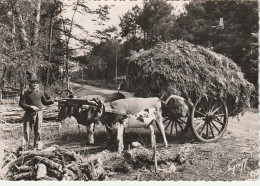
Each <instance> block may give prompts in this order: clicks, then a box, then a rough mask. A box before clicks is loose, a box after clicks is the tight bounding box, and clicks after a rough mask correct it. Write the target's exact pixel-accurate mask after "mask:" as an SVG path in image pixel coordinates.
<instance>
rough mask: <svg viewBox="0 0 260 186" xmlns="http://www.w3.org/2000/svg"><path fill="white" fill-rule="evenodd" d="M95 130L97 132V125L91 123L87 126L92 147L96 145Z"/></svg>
mask: <svg viewBox="0 0 260 186" xmlns="http://www.w3.org/2000/svg"><path fill="white" fill-rule="evenodd" d="M94 130H95V123H91V124H90V125H89V126H87V131H88V142H89V144H90V145H94Z"/></svg>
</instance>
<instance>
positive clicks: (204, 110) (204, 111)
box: [200, 103, 207, 113]
mask: <svg viewBox="0 0 260 186" xmlns="http://www.w3.org/2000/svg"><path fill="white" fill-rule="evenodd" d="M200 108H201V109H202V110H203V111H204V112H205V113H207V112H206V109H204V108H203V106H202V105H201V103H200Z"/></svg>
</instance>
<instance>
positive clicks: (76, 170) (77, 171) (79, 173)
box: [65, 162, 82, 179]
mask: <svg viewBox="0 0 260 186" xmlns="http://www.w3.org/2000/svg"><path fill="white" fill-rule="evenodd" d="M65 168H67V169H69V170H71V171H72V172H73V173H74V174H75V175H77V176H78V178H79V179H81V178H82V171H81V170H80V169H79V168H78V167H77V166H76V164H75V162H73V163H71V164H69V165H67V166H65Z"/></svg>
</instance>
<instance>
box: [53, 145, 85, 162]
mask: <svg viewBox="0 0 260 186" xmlns="http://www.w3.org/2000/svg"><path fill="white" fill-rule="evenodd" d="M57 149H58V151H59V152H60V154H62V155H63V156H64V158H65V160H66V161H74V160H76V161H81V157H80V156H79V155H77V154H76V153H75V152H73V151H70V150H66V149H64V148H61V147H58V146H57Z"/></svg>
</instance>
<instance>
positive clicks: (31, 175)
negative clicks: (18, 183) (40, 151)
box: [13, 171, 33, 180]
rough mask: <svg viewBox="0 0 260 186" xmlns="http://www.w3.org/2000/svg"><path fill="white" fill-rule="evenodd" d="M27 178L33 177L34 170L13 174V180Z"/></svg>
mask: <svg viewBox="0 0 260 186" xmlns="http://www.w3.org/2000/svg"><path fill="white" fill-rule="evenodd" d="M24 179H25V180H27V179H30V180H32V179H33V171H29V172H23V173H20V174H16V175H14V176H13V180H24Z"/></svg>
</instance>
